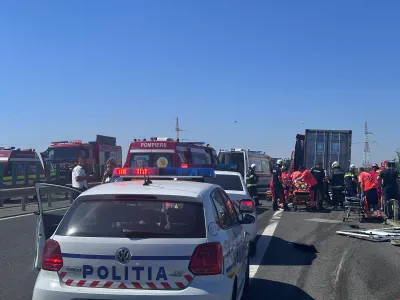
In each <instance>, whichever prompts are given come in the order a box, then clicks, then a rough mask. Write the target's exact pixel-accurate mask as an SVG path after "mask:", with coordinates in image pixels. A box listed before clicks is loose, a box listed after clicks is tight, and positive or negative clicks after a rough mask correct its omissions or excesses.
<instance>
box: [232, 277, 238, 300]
mask: <svg viewBox="0 0 400 300" xmlns="http://www.w3.org/2000/svg"><path fill="white" fill-rule="evenodd" d="M231 300H237V281H236V278H235V282H234V283H233V289H232V298H231Z"/></svg>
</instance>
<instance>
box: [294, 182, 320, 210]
mask: <svg viewBox="0 0 400 300" xmlns="http://www.w3.org/2000/svg"><path fill="white" fill-rule="evenodd" d="M299 206H303V208H305V209H306V210H307V211H312V210H315V209H316V208H317V204H316V202H315V201H311V193H310V189H309V187H308V186H307V184H306V183H305V182H303V181H297V182H295V183H293V208H294V210H295V211H297V210H298V209H299Z"/></svg>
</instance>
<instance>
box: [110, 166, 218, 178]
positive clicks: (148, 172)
mask: <svg viewBox="0 0 400 300" xmlns="http://www.w3.org/2000/svg"><path fill="white" fill-rule="evenodd" d="M113 176H115V177H136V178H141V177H143V176H149V177H152V178H162V177H168V178H173V177H196V178H199V177H215V172H214V169H211V168H115V169H114V174H113Z"/></svg>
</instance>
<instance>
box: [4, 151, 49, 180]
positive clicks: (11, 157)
mask: <svg viewBox="0 0 400 300" xmlns="http://www.w3.org/2000/svg"><path fill="white" fill-rule="evenodd" d="M0 164H2V165H3V167H2V168H3V174H2V175H3V184H5V185H11V184H12V175H13V174H12V172H13V165H15V167H14V168H15V172H16V179H17V181H16V182H15V184H24V183H25V166H26V165H27V166H28V168H29V171H28V173H29V174H28V175H29V183H33V182H34V181H35V180H36V179H37V174H38V173H37V172H39V174H40V178H42V179H43V178H44V170H43V168H42V167H41V163H40V159H39V157H38V156H37V154H36V152H35V150H33V149H25V150H21V149H15V147H10V148H4V147H1V148H0ZM37 168H40V170H37Z"/></svg>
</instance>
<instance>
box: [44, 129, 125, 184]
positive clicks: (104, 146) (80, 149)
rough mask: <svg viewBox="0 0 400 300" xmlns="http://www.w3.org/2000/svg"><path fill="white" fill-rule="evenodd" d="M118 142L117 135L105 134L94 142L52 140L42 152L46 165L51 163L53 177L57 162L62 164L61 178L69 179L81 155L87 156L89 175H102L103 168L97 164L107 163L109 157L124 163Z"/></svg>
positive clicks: (119, 163) (120, 163)
mask: <svg viewBox="0 0 400 300" xmlns="http://www.w3.org/2000/svg"><path fill="white" fill-rule="evenodd" d="M116 144H117V143H116V138H115V137H109V136H103V135H97V136H96V141H94V142H83V141H81V140H73V141H58V142H52V143H51V145H50V146H49V147H48V148H47V150H46V151H45V152H43V153H42V158H43V161H44V162H45V164H46V165H50V170H51V171H50V172H51V174H50V175H51V176H52V177H54V176H55V172H56V169H55V168H56V164H60V179H61V180H69V176H70V171H71V170H72V169H73V167H74V166H75V165H76V164H77V162H78V159H79V158H81V157H83V158H86V165H87V170H86V171H87V173H88V175H97V176H100V174H99V172H100V171H101V170H100V169H97V170H96V169H95V165H105V164H106V162H107V160H108V159H109V158H114V159H115V160H116V161H117V163H118V165H120V166H121V165H122V148H121V146H117V145H116ZM96 172H97V174H96Z"/></svg>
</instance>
